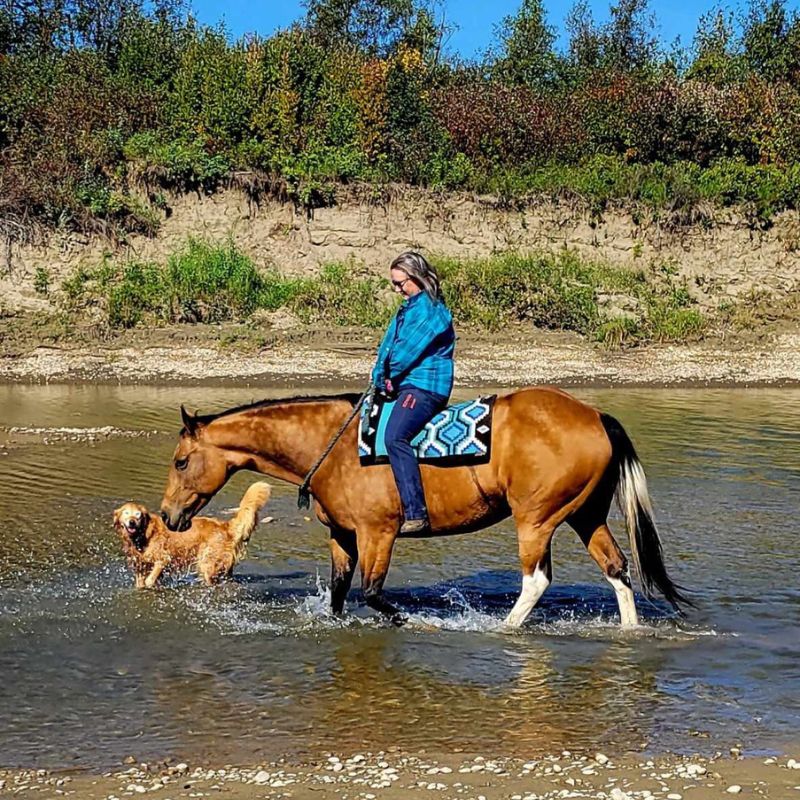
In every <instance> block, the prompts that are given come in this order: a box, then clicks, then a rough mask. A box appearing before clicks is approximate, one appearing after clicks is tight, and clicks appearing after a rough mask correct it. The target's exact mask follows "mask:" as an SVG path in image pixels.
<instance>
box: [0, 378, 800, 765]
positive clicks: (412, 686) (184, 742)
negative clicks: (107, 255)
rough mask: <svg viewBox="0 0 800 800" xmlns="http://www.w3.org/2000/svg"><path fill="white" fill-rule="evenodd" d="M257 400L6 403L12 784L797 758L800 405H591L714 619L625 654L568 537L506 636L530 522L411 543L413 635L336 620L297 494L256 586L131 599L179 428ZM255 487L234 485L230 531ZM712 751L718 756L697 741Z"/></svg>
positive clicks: (245, 570) (717, 394)
mask: <svg viewBox="0 0 800 800" xmlns="http://www.w3.org/2000/svg"><path fill="white" fill-rule="evenodd" d="M254 394H255V395H256V396H259V394H261V393H258V392H252V391H251V390H248V391H246V392H243V391H241V390H234V389H198V388H193V389H189V390H178V389H174V388H168V389H159V388H143V387H140V388H137V389H136V390H135V391H134V390H133V389H131V388H124V387H21V386H20V387H0V514H2V519H3V521H4V524H3V526H2V528H0V545H2V546H0V673H2V675H3V681H1V682H0V715H1V718H2V722H3V724H2V725H0V765H36V766H59V765H69V764H74V763H77V764H80V765H85V766H94V767H97V766H103V765H106V764H111V763H117V762H118V761H119V760H120V759H121V758H123V757H124V756H126V755H128V754H134V755H136V756H138V757H141V758H154V757H159V756H160V757H166V756H169V755H174V756H176V757H181V758H197V757H200V756H206V757H208V758H210V759H212V760H215V761H239V762H246V761H253V760H255V759H260V758H274V757H277V756H279V755H282V754H289V755H293V756H297V757H300V756H314V755H318V754H319V753H321V752H324V751H327V750H333V751H336V752H343V753H346V752H348V751H352V750H355V749H365V748H367V749H369V748H371V749H373V750H376V749H386V748H387V747H390V746H392V745H396V746H399V747H401V748H406V749H411V750H415V749H419V748H427V749H428V750H429V751H430V750H432V751H435V750H450V749H452V748H455V747H460V748H463V749H465V750H467V751H469V750H473V751H480V752H483V753H486V754H491V753H505V754H516V755H520V756H526V757H527V756H533V755H536V754H537V753H541V752H544V751H547V752H551V751H553V750H554V749H558V748H562V747H568V748H569V749H572V750H577V749H581V748H592V747H603V748H604V749H606V750H607V751H612V752H619V751H625V750H631V749H638V748H641V747H642V746H646V747H648V748H650V749H652V750H655V751H658V750H662V749H673V750H682V749H694V747H695V746H697V744H698V743H700V744H705V745H706V746H707V747H708V748H709V749H714V748H716V747H720V746H723V745H724V744H726V743H731V742H733V741H735V740H744V741H747V742H749V743H750V746H751V747H753V748H756V749H759V748H761V749H769V748H770V747H774V746H779V743H781V742H784V741H786V739H787V737H791V736H793V735H795V733H796V730H797V727H798V722H800V707H798V700H797V693H796V691H794V689H795V688H796V686H797V685H798V681H800V667H799V666H798V665H800V658H798V656H800V619H799V618H798V613H797V611H798V608H799V607H800V590H798V586H797V580H796V574H797V570H798V567H800V536H798V533H799V531H798V529H797V522H796V519H795V515H796V509H797V499H798V488H800V480H798V470H797V466H796V465H797V463H798V457H799V456H800V433H799V432H800V424H798V423H800V407H798V404H797V402H796V401H797V398H798V393H797V392H794V391H788V390H781V391H760V390H759V391H757V390H748V391H730V390H727V391H723V390H719V391H717V390H714V391H704V390H703V391H700V390H691V391H674V390H670V391H666V390H664V391H662V390H659V391H655V390H636V391H630V390H625V391H623V390H618V391H610V390H609V391H595V392H582V393H581V394H582V396H584V397H586V398H588V399H589V400H590V401H591V402H593V403H595V404H597V405H599V406H602V407H603V409H604V410H607V411H609V412H610V413H612V414H614V415H615V416H617V417H618V418H620V419H621V420H622V421H623V423H624V424H625V426H626V428H627V429H628V430H629V432H630V433H631V436H632V438H633V439H634V441H635V443H636V445H637V448H638V450H639V453H640V456H641V458H642V461H643V463H644V464H645V467H646V469H647V471H648V477H649V480H650V484H651V493H652V495H653V498H654V501H655V504H656V511H657V514H658V516H659V519H660V521H661V528H662V532H663V536H664V540H665V550H666V554H667V563H668V565H669V566H670V567H671V570H672V572H673V573H674V574H675V577H676V578H677V579H679V580H680V581H681V582H683V583H685V584H686V585H687V586H689V587H690V588H692V589H694V590H695V591H696V598H697V600H698V609H697V610H696V611H693V612H691V613H690V615H689V617H688V618H687V619H686V620H685V621H681V620H677V619H674V618H671V617H670V616H669V614H668V613H667V611H666V610H665V608H664V607H663V606H661V605H659V604H655V605H654V606H651V605H648V604H647V603H645V602H644V601H643V600H641V598H640V607H641V610H642V614H643V617H644V619H645V622H646V627H645V628H644V629H643V630H642V631H639V632H637V633H635V634H630V633H628V634H623V633H621V632H620V631H619V629H618V627H617V624H616V604H615V602H614V599H613V595H612V593H611V592H610V590H609V589H608V587H607V586H606V584H605V582H604V581H603V580H602V578H601V577H600V575H599V573H598V572H597V570H596V567H595V566H594V565H593V564H592V563H591V562H590V560H589V559H588V557H587V555H586V553H585V551H584V549H583V547H582V546H581V545H580V543H579V542H578V540H577V537H575V536H574V534H572V532H571V531H569V530H567V529H565V530H564V531H563V532H560V533H559V535H558V537H557V538H556V542H555V548H554V580H555V583H554V585H553V587H552V588H551V589H550V590H549V591H548V592H547V594H546V595H545V597H544V599H543V601H542V604H541V606H540V607H539V608H537V609H536V610H535V612H534V614H533V615H532V618H531V620H530V622H529V624H528V625H526V627H525V628H524V630H523V631H521V632H520V633H518V634H515V635H508V634H504V633H502V632H501V631H500V622H501V621H502V619H503V617H504V615H505V613H507V611H508V608H510V606H511V604H512V603H513V599H514V597H515V596H516V593H517V591H518V589H519V574H518V570H517V565H516V541H515V534H514V530H513V525H512V524H511V523H510V522H505V523H502V524H500V525H498V526H495V527H494V528H492V529H491V530H488V531H485V532H482V533H479V534H471V535H467V536H462V537H455V538H448V539H442V540H413V541H403V542H401V543H400V544H399V546H398V549H397V551H396V555H395V560H394V563H393V566H392V571H391V573H390V577H389V590H390V595H391V597H392V599H393V601H394V602H397V603H398V604H400V605H402V606H403V607H404V608H405V609H407V610H408V611H409V613H410V614H411V617H412V621H413V624H412V625H411V626H409V627H408V628H406V629H404V630H400V631H398V630H395V629H393V628H387V627H384V626H383V624H382V623H381V622H380V621H379V620H376V619H375V618H374V617H373V616H372V615H371V613H370V612H369V611H368V610H367V609H366V608H365V607H364V605H363V603H362V602H361V600H360V596H359V594H358V593H357V592H354V593H353V595H352V596H351V600H350V603H349V605H348V612H349V613H348V616H347V617H345V618H344V619H343V620H335V619H331V618H330V617H329V616H328V615H327V605H326V596H325V593H324V588H321V586H320V584H319V579H318V574H322V575H326V574H327V569H328V566H327V547H326V537H325V531H324V529H322V528H321V527H320V526H319V525H318V524H317V523H316V522H314V521H307V520H305V519H304V518H303V517H302V516H301V515H299V514H298V512H297V511H296V509H295V493H294V490H293V489H292V488H291V487H283V486H278V487H276V491H275V494H274V498H273V501H272V503H271V505H270V515H272V516H274V517H275V522H273V523H272V524H270V525H269V526H266V527H262V528H259V529H257V531H256V532H255V534H254V537H253V543H252V545H251V548H250V553H249V557H248V560H247V561H246V562H245V563H244V564H242V565H241V568H240V569H239V570H238V576H237V580H236V581H235V582H233V583H231V584H229V585H226V586H222V587H219V588H218V589H216V590H207V589H205V588H204V587H201V586H198V585H197V584H195V583H194V582H193V581H192V580H191V579H184V580H180V581H176V582H174V583H173V584H172V585H171V586H168V587H167V588H165V589H162V590H159V591H156V592H147V593H142V592H135V591H133V590H132V589H131V586H130V578H129V576H128V574H127V573H126V571H125V567H124V565H123V563H122V558H121V554H120V552H119V550H118V543H117V541H116V537H115V536H114V534H113V532H112V530H111V527H110V514H111V510H112V509H113V508H114V507H116V506H117V505H118V504H119V503H120V502H121V501H124V500H127V499H136V500H139V501H142V502H145V503H147V504H149V505H151V506H153V507H155V506H157V504H158V502H159V499H160V494H161V490H162V488H163V483H164V480H165V477H166V464H167V463H168V459H169V456H170V454H171V452H172V449H173V446H174V437H175V434H176V432H177V428H178V427H179V422H178V416H177V412H176V409H177V407H178V405H179V403H180V402H186V403H187V404H188V405H189V406H191V407H199V408H201V409H202V410H204V411H212V410H217V409H221V408H225V407H228V406H230V405H234V404H237V403H241V402H247V401H249V400H250V399H252V396H253V395H254ZM275 394H277V393H275ZM65 428H70V429H78V430H69V431H64V430H63V429H65ZM12 429H13V430H12ZM56 429H59V430H56ZM251 480H252V476H251V475H238V476H236V478H235V479H234V480H233V481H232V483H231V485H230V486H229V487H226V488H225V490H223V492H222V493H221V495H220V497H219V498H217V499H216V500H215V501H214V503H213V505H212V509H211V513H217V514H222V513H224V510H225V509H230V508H231V507H233V506H234V505H235V504H236V503H237V502H238V499H239V497H240V496H241V493H242V491H243V489H244V487H245V486H246V485H247V483H249V482H250V481H251ZM614 527H615V529H616V530H617V532H618V534H620V535H619V536H618V538H619V539H620V540H621V541H622V540H624V535H622V533H621V523H620V522H619V520H616V521H615V522H614ZM31 676H35V679H33V680H32V679H31ZM690 729H691V730H694V729H696V730H699V731H701V732H703V733H708V734H709V735H710V739H699V740H698V739H691V740H687V739H686V732H687V731H688V730H690ZM98 731H99V732H101V734H102V735H101V736H98V735H97V734H98ZM687 741H689V742H690V743H689V744H687Z"/></svg>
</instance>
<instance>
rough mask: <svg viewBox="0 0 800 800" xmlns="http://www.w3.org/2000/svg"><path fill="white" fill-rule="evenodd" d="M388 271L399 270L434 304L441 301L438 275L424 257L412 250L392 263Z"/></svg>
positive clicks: (401, 254)
mask: <svg viewBox="0 0 800 800" xmlns="http://www.w3.org/2000/svg"><path fill="white" fill-rule="evenodd" d="M390 269H399V270H402V271H403V272H405V273H406V275H408V277H409V278H411V279H412V280H414V281H415V282H416V283H417V284H418V285H419V287H420V288H421V289H422V290H423V291H425V292H426V293H427V295H428V297H430V299H431V300H433V301H434V302H438V301H439V300H442V299H443V298H442V287H441V284H440V282H439V275H438V273H437V272H436V270H435V269H434V268H433V267H432V266H431V265H430V264H429V263H428V262H427V260H426V259H425V256H422V255H420V254H419V253H415V252H414V251H413V250H407V251H406V252H405V253H400V255H399V256H397V258H395V260H394V261H392V265H391V267H390Z"/></svg>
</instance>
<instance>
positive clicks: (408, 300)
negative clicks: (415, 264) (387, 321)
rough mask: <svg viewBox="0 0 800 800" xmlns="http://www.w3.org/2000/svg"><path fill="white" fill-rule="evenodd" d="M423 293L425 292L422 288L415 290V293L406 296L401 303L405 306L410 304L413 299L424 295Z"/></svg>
mask: <svg viewBox="0 0 800 800" xmlns="http://www.w3.org/2000/svg"><path fill="white" fill-rule="evenodd" d="M424 294H425V290H424V289H422V290H421V291H419V292H417V293H416V294H415V295H412V296H411V297H407V298H406V299H405V300H403V305H404V306H406V307H408V306H410V305H411V304H412V303H413V302H414V301H415V300H417V299H418V298H420V297H422V295H424Z"/></svg>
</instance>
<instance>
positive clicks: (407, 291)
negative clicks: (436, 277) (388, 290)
mask: <svg viewBox="0 0 800 800" xmlns="http://www.w3.org/2000/svg"><path fill="white" fill-rule="evenodd" d="M389 277H390V278H391V281H392V289H394V290H395V291H396V292H397V293H398V294H399V295H401V296H402V297H403V298H408V297H413V296H414V295H415V294H419V293H420V292H421V291H422V289H420V288H419V286H418V285H417V283H416V281H415V280H414V279H413V278H409V277H408V273H407V272H404V271H403V270H402V269H397V268H395V269H393V270H391V271H390V273H389Z"/></svg>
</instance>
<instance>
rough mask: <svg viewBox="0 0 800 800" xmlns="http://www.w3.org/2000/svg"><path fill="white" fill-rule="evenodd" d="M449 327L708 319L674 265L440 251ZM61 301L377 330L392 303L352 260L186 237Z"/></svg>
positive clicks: (683, 328) (652, 325) (182, 317)
mask: <svg viewBox="0 0 800 800" xmlns="http://www.w3.org/2000/svg"><path fill="white" fill-rule="evenodd" d="M435 264H436V266H437V267H438V268H439V271H440V274H441V276H442V279H443V286H444V292H445V297H446V300H447V303H448V306H449V307H450V309H451V310H452V312H453V316H454V318H455V321H456V324H457V325H461V326H472V327H475V328H477V329H483V330H486V331H497V330H501V329H502V328H503V327H505V326H507V325H509V324H513V323H528V324H530V325H532V326H535V327H538V328H548V329H553V330H566V331H575V332H577V333H580V334H582V335H584V336H586V337H589V338H592V339H595V340H597V341H600V342H602V343H604V344H606V345H609V346H619V345H622V344H634V343H639V342H647V341H685V340H687V339H690V338H693V337H696V336H698V335H700V334H701V333H702V332H703V331H704V329H705V328H706V326H707V324H708V320H707V318H706V317H704V316H703V315H702V314H701V312H700V311H699V310H698V309H697V307H696V306H695V304H694V303H693V301H692V299H691V297H690V295H689V293H688V291H687V289H686V286H685V285H684V284H683V283H682V282H681V281H679V280H678V279H677V278H676V276H675V274H674V271H673V270H670V269H669V268H666V267H663V268H661V269H659V270H651V271H650V272H649V273H646V272H645V271H643V270H626V269H619V268H615V267H612V266H609V265H605V264H598V263H594V262H590V261H585V260H583V259H581V258H580V257H579V256H577V255H576V254H574V253H570V252H565V253H563V254H560V255H552V254H545V253H538V254H516V253H509V254H504V255H498V256H493V257H491V258H486V259H477V260H465V261H461V260H456V259H438V260H436V261H435ZM62 291H63V296H64V301H65V305H66V307H67V308H68V309H69V310H70V311H71V312H72V313H74V314H80V313H81V311H82V310H83V309H85V308H87V307H88V306H99V308H101V309H102V313H103V314H105V316H106V318H107V322H108V325H109V326H110V327H112V328H131V327H135V326H137V325H143V324H148V323H150V324H152V323H161V324H165V323H181V322H211V323H215V322H224V321H246V320H248V319H249V318H251V317H252V315H253V314H254V313H255V312H256V311H257V310H259V309H263V310H267V311H275V310H277V309H287V310H289V311H291V312H292V313H294V314H296V315H297V316H298V317H299V318H300V319H301V320H302V321H303V322H305V323H322V324H329V325H347V326H363V327H368V328H375V329H380V328H383V327H384V326H385V325H386V324H387V322H388V321H389V319H390V317H391V315H392V313H393V311H394V308H395V304H396V302H397V300H396V297H393V296H392V293H391V292H390V290H389V285H388V281H386V280H385V279H382V278H377V277H374V276H372V275H368V274H364V273H363V271H359V270H358V269H356V268H354V265H353V264H352V263H332V264H327V265H325V266H324V267H323V268H322V269H321V271H320V273H319V274H318V275H316V276H313V277H289V276H285V275H282V274H280V273H279V272H277V271H275V270H267V271H259V270H258V269H256V267H255V265H254V263H253V261H252V260H251V259H250V258H249V257H248V256H246V255H245V254H243V253H242V252H241V251H239V250H238V249H237V248H236V247H235V246H234V245H232V244H225V245H221V246H220V245H213V244H209V243H207V242H201V241H190V242H189V243H188V244H187V245H186V247H184V248H183V249H182V250H180V251H178V252H176V253H175V254H173V255H172V256H171V257H170V258H169V259H168V260H167V262H166V264H157V263H154V262H143V261H128V262H123V263H115V262H112V261H110V260H107V261H105V262H104V263H102V264H101V265H100V266H99V267H98V268H96V269H94V270H85V269H84V270H80V271H78V272H76V273H75V274H74V275H73V276H71V277H70V278H69V279H67V280H66V281H64V283H63V284H62Z"/></svg>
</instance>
